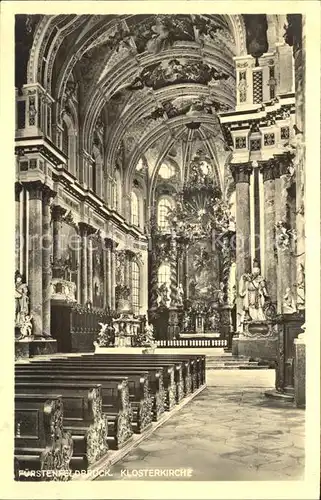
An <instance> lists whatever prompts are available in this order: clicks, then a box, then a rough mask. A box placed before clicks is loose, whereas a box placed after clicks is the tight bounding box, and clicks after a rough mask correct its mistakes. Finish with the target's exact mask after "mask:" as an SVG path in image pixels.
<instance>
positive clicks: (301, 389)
mask: <svg viewBox="0 0 321 500" xmlns="http://www.w3.org/2000/svg"><path fill="white" fill-rule="evenodd" d="M294 350H295V354H294V401H295V404H296V406H297V407H298V408H305V394H306V385H305V366H306V342H305V334H300V335H299V338H297V339H295V340H294Z"/></svg>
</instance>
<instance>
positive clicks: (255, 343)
mask: <svg viewBox="0 0 321 500" xmlns="http://www.w3.org/2000/svg"><path fill="white" fill-rule="evenodd" d="M232 354H233V355H234V356H244V357H247V358H250V359H251V360H253V361H258V362H260V361H261V362H264V363H267V364H268V365H269V368H275V366H276V359H277V338H275V337H266V338H262V337H257V336H255V335H253V336H251V337H244V336H238V337H237V336H234V337H233V339H232Z"/></svg>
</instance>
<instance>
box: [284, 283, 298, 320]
mask: <svg viewBox="0 0 321 500" xmlns="http://www.w3.org/2000/svg"><path fill="white" fill-rule="evenodd" d="M283 312H284V314H293V313H295V312H296V305H295V302H294V298H293V295H292V292H291V288H290V287H287V289H286V290H285V294H284V298H283Z"/></svg>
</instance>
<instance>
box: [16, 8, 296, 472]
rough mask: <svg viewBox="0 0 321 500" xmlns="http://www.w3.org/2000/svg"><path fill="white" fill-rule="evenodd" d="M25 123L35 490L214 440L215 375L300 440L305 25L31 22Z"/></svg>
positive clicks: (22, 145) (26, 302)
mask: <svg viewBox="0 0 321 500" xmlns="http://www.w3.org/2000/svg"><path fill="white" fill-rule="evenodd" d="M15 104H16V106H15V112H16V130H15V162H16V163H15V166H16V167H15V168H16V182H15V269H16V272H15V357H16V362H15V472H16V477H17V478H18V480H23V479H31V480H36V479H37V478H40V479H43V478H44V477H45V475H46V471H47V473H48V474H47V476H48V477H49V472H50V471H52V470H54V471H59V470H60V472H63V471H66V470H68V471H69V470H72V471H77V470H84V469H85V470H86V471H90V470H93V469H95V467H96V468H97V464H98V463H101V460H102V459H103V457H106V456H107V457H108V456H116V455H117V453H118V452H119V451H121V450H122V449H124V447H126V446H128V443H129V442H132V443H135V438H137V436H139V435H144V433H147V434H148V435H149V434H150V432H151V431H150V429H154V427H155V426H156V430H154V434H153V435H154V436H157V435H160V433H161V432H165V430H166V429H168V432H169V433H170V426H171V425H173V424H171V423H170V422H171V419H174V420H175V419H176V421H177V425H178V424H179V423H181V422H182V421H183V423H182V429H183V430H182V432H184V422H185V421H186V422H187V420H188V408H189V407H190V406H189V405H193V404H194V405H196V406H195V408H196V410H197V411H198V412H199V413H198V419H199V420H198V422H199V424H198V425H199V426H202V423H201V418H202V408H203V407H202V405H203V404H204V405H205V404H207V403H206V397H205V394H206V391H207V390H209V389H211V387H206V384H208V385H210V381H211V380H214V379H213V377H214V375H215V373H217V375H219V374H218V372H216V370H215V368H219V369H220V370H224V372H222V373H223V374H222V375H221V379H220V380H222V384H223V387H224V384H225V383H226V381H227V380H229V376H230V375H231V374H232V372H233V371H234V370H236V369H237V370H238V373H239V374H240V376H243V377H246V376H248V375H247V374H248V373H250V374H251V375H252V376H253V377H255V376H257V377H258V380H259V379H260V374H261V376H262V377H263V372H264V373H269V374H272V375H275V382H274V380H273V384H274V387H273V388H272V387H270V386H269V385H268V388H269V390H266V391H264V390H263V395H262V390H261V391H260V394H259V395H258V393H255V397H257V398H261V399H260V405H261V406H262V408H261V410H262V412H263V410H264V411H265V408H266V405H268V404H270V405H279V406H278V407H277V410H275V412H277V411H279V412H280V413H279V414H278V415H276V414H275V415H276V417H275V418H276V419H278V418H279V419H280V421H279V424H280V425H286V424H285V423H284V419H283V417H282V415H283V413H282V412H284V411H285V410H284V408H283V407H286V408H291V409H292V410H291V411H292V414H293V418H298V419H301V420H300V429H301V427H303V426H304V423H302V422H303V421H304V416H303V415H304V413H302V409H304V407H305V223H304V204H305V18H304V16H302V15H301V14H287V15H268V14H246V15H241V14H240V15H221V14H220V15H216V14H208V15H207V14H202V15H192V14H189V15H187V14H186V15H183V14H182V15H178V14H175V15H172V14H164V15H155V14H151V15H147V14H144V15H142V14H140V15H75V14H68V15H67V14H61V15H17V16H16V19H15ZM215 363H216V365H215ZM228 368H231V370H227V369H228ZM232 368H233V370H232ZM240 368H242V369H243V371H242V372H241V370H240ZM225 369H226V370H225ZM250 370H251V372H250ZM253 370H255V371H253ZM262 380H263V378H262ZM269 380H270V379H269ZM214 385H215V384H214ZM263 385H264V384H263ZM270 385H271V384H270ZM231 390H232V389H231V387H227V388H226V391H225V392H226V394H227V396H226V397H230V404H232V399H233V397H232V396H233V393H232V392H231ZM223 392H224V391H223V389H221V392H220V397H221V398H224V394H223ZM253 398H254V396H253ZM214 399H215V398H214ZM245 399H246V398H245ZM253 400H254V399H253ZM48 401H49V403H50V404H49V403H48ZM242 401H243V399H242ZM244 401H245V403H244V405H245V406H246V405H248V406H250V404H251V401H252V400H251V398H249V399H248V400H244ZM213 404H214V403H213ZM242 404H243V403H242ZM46 405H47V406H46ZM48 405H49V406H50V411H49V410H48V408H49V406H48ZM197 405H198V406H197ZM282 405H283V406H282ZM46 408H47V410H46ZM204 408H205V406H204ZM231 409H232V407H231ZM220 411H221V410H220V408H217V412H218V414H219V412H220ZM244 411H245V410H244ZM246 411H250V408H248V409H247V410H246ZM253 411H254V410H253ZM266 411H268V410H266ZM35 412H36V413H37V415H38V416H37V418H38V419H39V422H40V423H39V424H37V426H36V424H35V420H34V417H33V415H34V414H35ZM179 412H182V413H179ZM184 412H185V413H184ZM169 415H172V417H171V419H170V420H168V422H167V423H164V424H162V426H159V425H160V423H162V422H163V421H164V422H165V421H166V419H168V416H169ZM184 415H185V417H184ZM253 415H254V413H253ZM262 415H263V414H262ZM184 418H185V420H184ZM221 418H222V420H224V419H225V417H224V414H223V415H222V417H221ZM244 418H245V417H244ZM251 418H252V417H251ZM48 419H49V420H48ZM164 419H165V420H164ZM268 420H269V419H268V418H266V422H267V425H268ZM49 421H50V422H51V423H50V425H51V430H52V432H51V434H50V432H49V434H48V422H49ZM77 422H78V423H77ZM216 423H217V422H216ZM186 425H187V428H188V429H189V430H186V432H187V433H189V432H191V429H192V427H188V425H190V426H192V424H191V423H187V424H186ZM206 425H207V424H206ZM166 426H168V427H166ZM217 432H218V431H217ZM222 432H223V431H222ZM244 432H248V429H246V430H244ZM271 432H272V430H271ZM286 432H290V431H286ZM300 432H301V431H300ZM302 432H303V431H302ZM157 433H159V434H157ZM169 435H170V434H167V436H169ZM175 436H177V433H176V434H175ZM31 437H32V438H31ZM301 437H302V435H301ZM153 439H155V438H153ZM235 439H236V438H235ZM183 441H184V435H183V434H182V442H183ZM146 442H148V439H147V441H146ZM161 442H163V443H164V441H161ZM45 443H47V444H45ZM212 445H213V446H216V445H215V444H214V443H212ZM164 446H165V444H164ZM182 446H183V445H182ZM298 446H299V445H298ZM179 447H180V445H179V446H178V448H179ZM281 448H282V446H281ZM301 448H302V449H303V448H304V445H302V446H301ZM301 448H300V449H301ZM298 449H299V448H298ZM161 450H162V448H161V447H158V451H159V453H161ZM137 453H138V452H137ZM142 453H143V452H142ZM298 453H299V452H298ZM302 453H304V451H302ZM115 454H116V455H115ZM225 455H228V453H227V452H226V453H225ZM298 456H299V455H298ZM164 457H165V458H164V463H166V454H165V455H164ZM108 460H114V462H112V463H115V460H116V459H113V458H111V459H108ZM108 460H107V462H105V468H106V463H111V462H108ZM224 460H227V458H226V457H224ZM238 460H239V458H238ZM240 460H241V459H240ZM293 460H294V459H293ZM297 460H298V461H299V459H297ZM300 460H301V462H302V460H303V458H300ZM301 462H300V463H301ZM222 463H223V462H222ZM238 463H239V462H238ZM153 464H154V465H155V464H156V465H155V466H157V463H156V462H155V463H154V462H153ZM301 465H302V464H301ZM182 467H183V466H182ZM291 467H292V469H291ZM291 467H289V468H290V469H291V470H292V471H293V470H297V469H296V467H299V466H298V464H297V465H296V467H294V466H291ZM228 468H229V467H228ZM26 469H28V470H34V471H41V473H39V475H37V474H36V473H34V474H33V475H31V477H26V476H27V475H26V474H25V473H21V471H25V470H26ZM260 470H261V469H260ZM271 470H272V469H271ZM285 470H287V468H285ZM48 471H49V472H48ZM241 473H242V472H240V474H241ZM222 474H223V475H224V473H223V471H222ZM265 474H267V472H265ZM270 474H272V476H273V474H274V472H273V473H272V472H271V471H270ZM289 474H290V473H289ZM67 475H68V474H67ZM48 477H47V479H46V480H48ZM253 477H254V476H253ZM255 477H256V476H255ZM263 477H265V476H264V474H263ZM204 478H205V476H204ZM100 479H106V477H104V478H100ZM206 479H207V480H210V473H209V476H206ZM251 479H252V476H251Z"/></svg>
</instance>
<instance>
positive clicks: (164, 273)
mask: <svg viewBox="0 0 321 500" xmlns="http://www.w3.org/2000/svg"><path fill="white" fill-rule="evenodd" d="M157 282H158V286H160V285H162V284H163V283H166V284H167V285H168V286H169V285H170V282H171V266H170V265H169V264H161V265H160V266H159V268H158V274H157Z"/></svg>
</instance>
